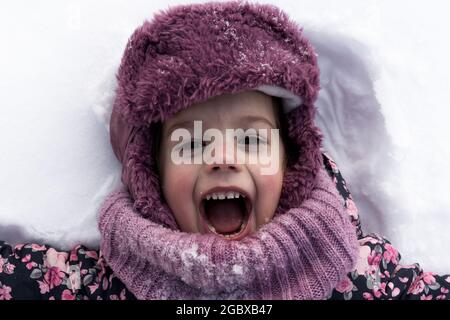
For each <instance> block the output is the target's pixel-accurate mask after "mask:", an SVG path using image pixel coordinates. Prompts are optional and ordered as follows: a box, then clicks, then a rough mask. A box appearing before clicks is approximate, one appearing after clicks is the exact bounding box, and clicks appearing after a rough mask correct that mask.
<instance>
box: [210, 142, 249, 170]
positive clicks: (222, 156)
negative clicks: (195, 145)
mask: <svg viewBox="0 0 450 320" xmlns="http://www.w3.org/2000/svg"><path fill="white" fill-rule="evenodd" d="M235 149H236V148H235V146H234V144H233V145H232V147H230V150H227V148H226V143H223V144H222V146H219V145H217V146H216V147H215V148H214V149H213V151H212V152H211V154H208V155H206V156H205V157H204V161H205V165H206V167H207V169H208V171H210V172H212V171H228V170H232V171H240V170H241V169H242V164H241V163H239V161H237V160H238V157H237V151H236V150H235ZM207 153H209V152H207Z"/></svg>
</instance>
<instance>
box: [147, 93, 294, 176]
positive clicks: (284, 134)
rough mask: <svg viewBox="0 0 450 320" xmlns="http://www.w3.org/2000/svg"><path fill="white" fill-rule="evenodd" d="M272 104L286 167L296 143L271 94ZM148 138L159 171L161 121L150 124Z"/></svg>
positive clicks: (292, 160) (278, 100)
mask: <svg viewBox="0 0 450 320" xmlns="http://www.w3.org/2000/svg"><path fill="white" fill-rule="evenodd" d="M272 105H273V107H274V112H275V118H276V121H277V123H276V125H277V128H278V129H280V131H279V132H280V138H281V142H282V143H283V145H284V150H285V152H284V159H283V166H284V169H286V168H288V167H289V166H290V165H291V164H292V163H294V161H295V159H297V152H298V150H297V148H298V147H297V145H296V144H295V143H294V142H293V141H292V139H291V138H290V137H289V134H288V121H287V117H286V115H285V113H284V111H283V107H282V105H283V104H282V98H280V97H274V96H272ZM150 138H151V139H152V141H153V142H154V145H153V148H152V149H153V150H152V157H153V159H154V161H155V163H156V169H157V172H158V173H159V172H160V163H159V152H160V150H161V139H162V138H163V137H162V123H161V122H156V123H154V124H153V125H152V133H151V134H150Z"/></svg>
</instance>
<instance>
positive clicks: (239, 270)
mask: <svg viewBox="0 0 450 320" xmlns="http://www.w3.org/2000/svg"><path fill="white" fill-rule="evenodd" d="M233 272H234V274H239V275H241V274H243V270H242V266H240V265H238V264H235V265H233Z"/></svg>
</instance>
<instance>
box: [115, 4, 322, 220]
mask: <svg viewBox="0 0 450 320" xmlns="http://www.w3.org/2000/svg"><path fill="white" fill-rule="evenodd" d="M117 80H118V88H117V91H116V97H115V101H114V106H113V112H112V115H111V123H110V135H111V144H112V147H113V149H114V152H115V153H116V155H117V157H118V158H119V160H120V161H121V162H122V164H123V172H122V181H123V182H124V184H125V185H127V186H128V187H129V189H130V191H131V193H132V196H133V197H134V199H135V201H136V203H135V206H136V208H137V209H138V210H140V211H141V212H142V213H143V214H144V215H145V212H146V211H147V212H148V210H153V209H155V208H157V207H158V206H160V205H164V204H161V203H160V201H161V199H162V196H161V190H160V187H159V177H158V174H157V171H156V166H155V159H153V158H152V152H151V150H152V148H153V144H154V142H155V141H153V140H152V138H153V130H154V124H155V123H157V122H163V121H165V120H166V119H168V118H170V117H171V116H172V115H173V114H175V113H176V112H178V111H180V110H182V109H184V108H188V107H189V106H190V105H193V104H196V103H200V102H203V101H206V100H208V99H210V98H212V97H214V96H218V95H221V94H225V93H237V92H241V91H244V90H256V89H257V88H265V90H266V91H267V90H268V91H267V92H270V90H271V88H272V89H273V88H278V89H280V88H281V89H282V90H284V91H283V92H284V93H288V95H287V96H286V97H288V96H289V97H290V102H291V105H290V107H289V110H288V111H289V117H288V130H287V132H288V135H289V137H290V139H292V141H293V142H294V144H295V145H296V147H297V150H287V152H295V151H296V152H297V154H298V157H297V159H296V162H295V163H293V164H292V166H291V167H289V168H288V170H287V172H286V174H285V177H284V183H283V190H282V195H281V199H280V208H279V211H284V210H286V209H288V208H289V207H290V206H291V205H292V206H293V207H295V206H296V205H297V204H298V203H299V202H301V201H302V200H303V199H305V198H306V197H308V195H309V193H310V191H311V189H312V187H313V186H314V179H315V176H316V173H317V170H318V168H319V166H320V165H321V163H322V161H321V153H320V146H321V141H322V136H321V134H320V131H319V129H318V128H317V127H316V126H315V125H314V115H315V108H314V101H315V100H316V98H317V94H318V91H319V69H318V66H317V57H316V54H315V53H314V50H313V48H312V46H311V45H310V43H309V42H308V40H307V39H306V38H304V37H303V36H302V29H301V28H300V27H299V26H298V25H297V24H296V23H295V22H294V21H292V20H290V19H289V17H288V16H287V14H286V13H284V12H283V11H282V10H280V9H279V8H277V7H275V6H273V5H267V4H251V3H248V2H244V1H230V2H210V3H203V4H191V5H178V6H175V7H172V8H169V9H168V10H166V11H161V12H159V13H158V14H156V15H155V16H154V17H153V20H152V21H145V22H144V24H143V25H142V26H140V27H139V28H137V29H136V30H135V32H134V33H133V34H132V36H131V37H130V39H129V41H128V44H127V46H126V49H125V53H124V55H123V58H122V61H121V65H120V68H119V70H118V73H117ZM272 92H274V91H273V90H272ZM278 92H281V91H280V90H278ZM295 97H298V100H296V99H295ZM284 101H285V102H286V101H287V100H284ZM293 101H294V102H293ZM295 101H297V103H298V104H299V105H298V106H296V105H295ZM162 219H163V220H164V221H165V222H166V223H167V224H168V225H172V224H173V223H174V221H173V220H172V218H171V217H164V218H162Z"/></svg>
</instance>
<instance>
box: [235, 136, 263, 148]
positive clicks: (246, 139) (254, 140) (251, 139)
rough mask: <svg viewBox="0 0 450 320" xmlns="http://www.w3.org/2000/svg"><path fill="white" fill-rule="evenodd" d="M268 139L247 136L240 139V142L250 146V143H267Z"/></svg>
mask: <svg viewBox="0 0 450 320" xmlns="http://www.w3.org/2000/svg"><path fill="white" fill-rule="evenodd" d="M265 143H266V140H264V139H263V138H262V137H260V136H245V137H243V138H242V139H240V141H239V144H241V145H245V146H249V145H260V144H265Z"/></svg>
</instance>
